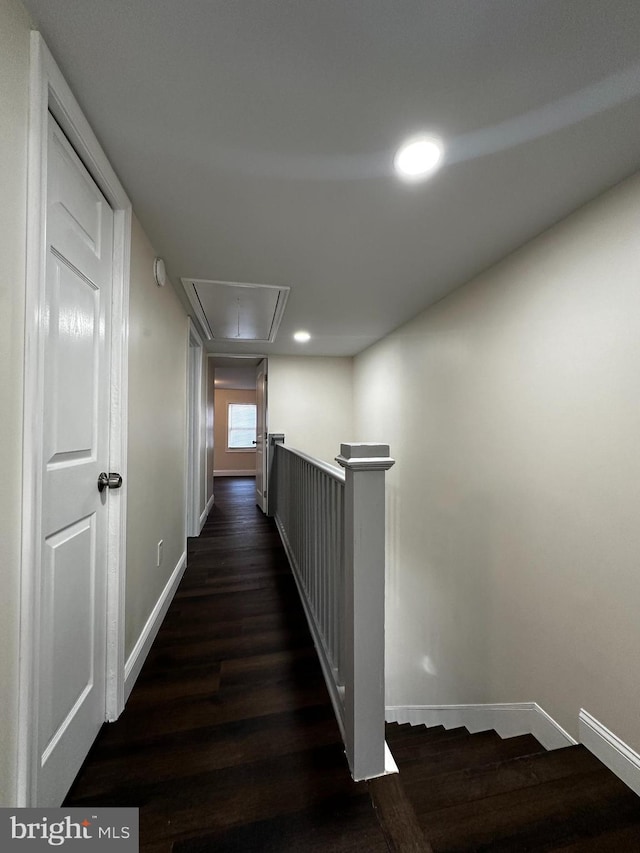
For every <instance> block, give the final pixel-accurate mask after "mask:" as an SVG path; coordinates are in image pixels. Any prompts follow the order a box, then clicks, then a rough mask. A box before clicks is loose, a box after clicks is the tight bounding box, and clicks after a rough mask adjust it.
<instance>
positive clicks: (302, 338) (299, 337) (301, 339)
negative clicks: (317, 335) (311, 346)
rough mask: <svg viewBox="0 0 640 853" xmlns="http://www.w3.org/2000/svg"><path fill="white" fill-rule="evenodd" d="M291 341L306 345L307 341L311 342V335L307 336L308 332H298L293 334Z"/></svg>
mask: <svg viewBox="0 0 640 853" xmlns="http://www.w3.org/2000/svg"><path fill="white" fill-rule="evenodd" d="M293 339H294V340H295V341H298V343H299V344H306V342H307V341H310V340H311V335H310V334H309V332H302V331H300V332H296V333H295V335H294V336H293Z"/></svg>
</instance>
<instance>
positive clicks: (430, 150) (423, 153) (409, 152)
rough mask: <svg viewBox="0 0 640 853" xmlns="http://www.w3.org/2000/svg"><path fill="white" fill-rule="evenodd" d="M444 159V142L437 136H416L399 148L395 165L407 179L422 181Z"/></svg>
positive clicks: (398, 171)
mask: <svg viewBox="0 0 640 853" xmlns="http://www.w3.org/2000/svg"><path fill="white" fill-rule="evenodd" d="M441 161H442V142H440V140H439V139H436V138H435V136H416V137H414V138H413V139H410V140H409V141H408V142H405V143H404V144H403V145H401V146H400V148H398V151H397V152H396V156H395V158H394V161H393V165H394V167H395V170H396V172H397V174H398V175H399V176H400V177H401V178H402V179H403V180H405V181H421V180H423V179H424V178H427V177H428V176H429V175H431V174H433V172H435V170H436V169H437V168H438V166H439V165H440V163H441Z"/></svg>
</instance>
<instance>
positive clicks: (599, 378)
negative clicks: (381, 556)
mask: <svg viewBox="0 0 640 853" xmlns="http://www.w3.org/2000/svg"><path fill="white" fill-rule="evenodd" d="M638 223H640V179H639V178H637V177H636V178H635V179H633V180H630V181H628V182H626V183H625V184H622V185H621V186H620V187H618V188H617V189H615V190H614V191H612V192H611V193H609V194H608V195H606V196H604V197H602V198H601V199H600V200H598V201H596V202H594V203H593V204H591V205H589V206H587V207H585V208H583V209H582V210H580V211H579V212H577V213H576V214H574V215H573V216H571V217H570V218H569V219H567V220H566V221H565V222H564V223H562V224H560V225H558V226H557V227H555V228H553V229H552V230H550V231H548V232H547V233H545V234H544V235H543V236H541V237H540V238H539V239H537V240H536V241H534V242H533V243H531V244H530V245H528V246H527V247H525V248H524V249H522V250H521V251H519V252H517V253H515V254H514V255H512V256H510V257H509V258H508V259H506V260H505V261H503V262H502V263H501V264H499V265H498V266H496V267H495V268H493V269H492V270H490V271H489V272H487V273H486V274H485V275H483V276H481V277H479V278H478V279H476V280H475V281H473V282H472V283H471V284H469V285H467V286H466V287H464V288H462V289H460V290H458V291H457V292H456V293H455V294H453V295H452V296H450V297H449V298H447V299H445V300H443V301H442V302H440V303H438V304H437V305H435V306H434V307H433V308H431V309H430V310H428V311H426V312H425V313H423V314H422V315H420V316H419V317H417V318H416V319H415V320H413V321H412V322H410V323H408V324H407V325H405V326H404V327H403V328H401V329H399V330H398V331H396V332H395V333H394V334H392V335H390V336H389V337H388V338H386V339H385V340H383V341H382V342H380V343H379V344H377V345H375V346H374V347H372V348H371V349H369V350H368V351H366V352H365V353H363V354H362V355H360V356H359V357H357V359H356V362H355V389H356V400H355V406H356V422H357V432H358V437H359V438H360V439H362V440H384V441H389V442H390V444H391V452H392V455H393V456H395V457H396V459H397V464H396V466H395V467H394V468H392V469H391V471H390V472H389V475H388V482H389V486H388V508H387V517H388V534H389V546H388V560H389V568H388V589H387V619H388V621H387V626H388V628H387V641H388V646H387V648H388V655H387V657H388V661H387V666H388V668H387V672H388V697H387V698H388V701H389V702H390V703H393V704H396V703H397V704H449V703H452V704H456V703H474V702H510V701H530V700H535V701H537V702H539V703H540V705H541V706H542V707H543V708H544V709H545V710H546V711H547V712H549V713H550V714H551V715H552V716H553V717H554V718H555V719H556V720H557V721H558V722H559V723H560V724H561V725H562V726H564V727H565V728H566V729H567V730H568V731H569V732H570V733H571V734H573V735H574V736H576V734H577V718H578V712H579V710H580V708H581V707H584V708H585V709H586V710H587V711H589V712H590V713H591V714H593V715H594V716H595V717H596V718H597V719H599V720H600V721H602V722H603V723H604V724H605V725H606V726H607V727H609V728H610V729H611V730H612V731H614V732H615V733H616V734H617V735H618V736H619V737H621V738H623V740H625V741H626V742H627V743H629V744H630V745H631V746H632V747H633V748H635V749H636V750H637V749H640V718H639V717H638V707H640V682H639V681H638V679H637V678H636V669H637V662H638V660H640V622H639V620H638V607H637V603H638V601H639V600H640V572H639V571H638V555H639V554H640V524H639V523H638V507H639V506H640V453H639V452H638V440H639V438H638V437H639V436H640V369H639V365H640V322H639V318H640V287H639V282H640V252H639V249H638V247H639V245H640V244H639V230H638Z"/></svg>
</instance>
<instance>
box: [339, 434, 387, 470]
mask: <svg viewBox="0 0 640 853" xmlns="http://www.w3.org/2000/svg"><path fill="white" fill-rule="evenodd" d="M395 461H396V460H395V459H392V458H391V457H390V456H389V445H388V444H377V443H376V442H371V441H360V442H347V443H345V444H341V445H340V455H339V456H336V462H337V463H338V464H339V465H342V467H343V468H349V469H350V470H352V471H388V470H389V468H391V466H392V465H395Z"/></svg>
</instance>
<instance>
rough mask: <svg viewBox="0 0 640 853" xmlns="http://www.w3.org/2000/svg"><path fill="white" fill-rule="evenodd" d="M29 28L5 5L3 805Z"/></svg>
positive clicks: (13, 681)
mask: <svg viewBox="0 0 640 853" xmlns="http://www.w3.org/2000/svg"><path fill="white" fill-rule="evenodd" d="M29 27H30V21H29V17H28V15H27V13H26V11H25V10H24V8H23V7H22V6H21V5H20V4H19V3H17V2H14V0H3V1H2V2H1V3H0V199H1V202H0V413H1V414H0V469H1V470H2V477H0V583H1V585H2V594H1V595H0V806H11V805H14V804H15V801H16V800H15V797H16V790H15V781H16V780H15V762H16V726H17V697H18V623H19V612H20V607H19V593H20V576H19V571H20V526H21V518H22V514H21V499H22V470H21V468H22V381H23V359H24V322H25V314H24V298H25V247H26V189H27V125H28V108H29Z"/></svg>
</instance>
